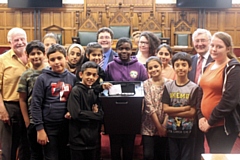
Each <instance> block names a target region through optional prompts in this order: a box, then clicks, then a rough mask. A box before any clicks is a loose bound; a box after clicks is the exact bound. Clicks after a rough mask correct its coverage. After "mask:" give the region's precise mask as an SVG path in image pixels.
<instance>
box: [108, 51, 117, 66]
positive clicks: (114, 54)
mask: <svg viewBox="0 0 240 160" xmlns="http://www.w3.org/2000/svg"><path fill="white" fill-rule="evenodd" d="M116 56H118V54H117V53H116V52H115V51H114V50H112V51H111V53H110V55H109V59H108V63H109V62H112V61H113V58H114V57H116Z"/></svg>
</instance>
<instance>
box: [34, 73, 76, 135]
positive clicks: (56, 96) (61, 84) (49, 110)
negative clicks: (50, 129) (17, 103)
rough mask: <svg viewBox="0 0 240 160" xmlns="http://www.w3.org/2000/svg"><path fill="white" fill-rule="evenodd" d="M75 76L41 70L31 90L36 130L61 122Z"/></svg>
mask: <svg viewBox="0 0 240 160" xmlns="http://www.w3.org/2000/svg"><path fill="white" fill-rule="evenodd" d="M75 79H76V78H75V75H74V74H72V73H70V72H69V71H67V70H65V71H64V72H63V73H61V74H59V73H56V72H53V71H52V70H50V69H43V72H42V74H41V75H40V76H39V77H38V78H37V80H36V83H35V85H34V88H33V95H32V97H33V98H32V103H31V112H32V117H33V122H34V124H35V126H36V130H37V131H38V130H41V129H43V128H44V126H43V124H45V123H54V122H61V121H63V120H64V115H65V114H66V112H67V103H66V102H67V99H68V95H69V93H70V91H71V89H72V87H73V86H74V84H75V81H76V80H75Z"/></svg>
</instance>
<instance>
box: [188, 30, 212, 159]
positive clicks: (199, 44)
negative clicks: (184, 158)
mask: <svg viewBox="0 0 240 160" xmlns="http://www.w3.org/2000/svg"><path fill="white" fill-rule="evenodd" d="M192 40H193V46H194V49H195V50H196V52H197V54H196V55H194V56H192V70H191V71H190V72H189V74H188V78H189V79H190V80H191V81H193V82H195V83H197V84H199V81H200V78H201V74H202V73H203V68H204V67H205V66H206V65H207V64H208V63H209V62H211V61H212V58H211V56H210V53H209V46H210V41H211V33H210V32H209V31H208V30H206V29H201V28H199V29H197V30H196V31H195V32H194V33H193V36H192ZM195 123H196V125H195V126H196V127H195V129H194V130H193V131H194V134H195V137H196V139H195V146H194V155H193V159H194V160H200V159H201V154H202V153H204V134H203V132H201V131H200V130H199V127H198V118H197V117H196V118H195Z"/></svg>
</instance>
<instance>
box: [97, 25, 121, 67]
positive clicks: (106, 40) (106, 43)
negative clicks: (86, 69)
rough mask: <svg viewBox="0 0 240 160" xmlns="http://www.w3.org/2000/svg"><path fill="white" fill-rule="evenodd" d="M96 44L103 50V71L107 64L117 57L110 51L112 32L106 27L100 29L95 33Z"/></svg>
mask: <svg viewBox="0 0 240 160" xmlns="http://www.w3.org/2000/svg"><path fill="white" fill-rule="evenodd" d="M97 42H98V43H99V44H100V45H101V46H102V48H103V65H102V66H101V67H102V68H103V70H105V69H106V67H107V64H108V63H109V62H111V61H113V58H114V57H115V56H117V53H116V52H115V51H113V50H112V43H113V31H112V30H111V29H110V28H108V27H103V28H100V29H99V30H98V32H97Z"/></svg>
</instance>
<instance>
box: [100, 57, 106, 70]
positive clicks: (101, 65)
mask: <svg viewBox="0 0 240 160" xmlns="http://www.w3.org/2000/svg"><path fill="white" fill-rule="evenodd" d="M104 59H105V55H104V56H103V59H102V61H101V62H100V63H99V66H100V67H101V68H103V67H104Z"/></svg>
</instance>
